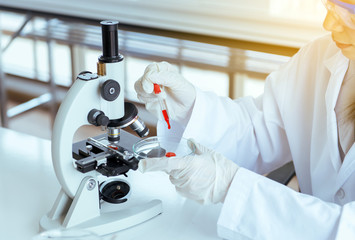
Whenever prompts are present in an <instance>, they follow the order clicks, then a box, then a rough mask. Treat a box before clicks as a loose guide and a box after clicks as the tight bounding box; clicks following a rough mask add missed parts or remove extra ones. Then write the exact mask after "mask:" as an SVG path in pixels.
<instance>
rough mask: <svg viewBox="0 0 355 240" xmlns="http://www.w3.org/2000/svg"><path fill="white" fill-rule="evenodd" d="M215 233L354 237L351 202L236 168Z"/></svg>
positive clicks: (354, 214) (227, 235)
mask: <svg viewBox="0 0 355 240" xmlns="http://www.w3.org/2000/svg"><path fill="white" fill-rule="evenodd" d="M218 233H219V236H220V237H222V238H224V239H253V240H258V239H262V240H266V239H272V240H275V239H288V240H293V239H297V240H298V239H302V240H306V239H310V240H313V239H317V240H322V239H337V240H345V239H349V240H350V239H355V202H350V203H347V204H345V205H344V206H340V205H337V204H335V203H329V202H324V201H322V200H320V199H318V198H316V197H313V196H310V195H306V194H302V193H299V192H296V191H294V190H292V189H290V188H288V187H286V186H284V185H282V184H279V183H277V182H274V181H272V180H270V179H268V178H266V177H263V176H261V175H258V174H255V173H253V172H251V171H249V170H247V169H243V168H240V169H239V170H238V172H237V173H236V175H235V176H234V179H233V181H232V184H231V186H230V188H229V191H228V194H227V196H226V199H225V201H224V205H223V208H222V211H221V214H220V217H219V220H218Z"/></svg>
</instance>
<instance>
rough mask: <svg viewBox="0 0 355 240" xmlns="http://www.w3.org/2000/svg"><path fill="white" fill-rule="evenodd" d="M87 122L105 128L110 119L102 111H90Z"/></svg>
mask: <svg viewBox="0 0 355 240" xmlns="http://www.w3.org/2000/svg"><path fill="white" fill-rule="evenodd" d="M88 122H89V123H91V124H92V125H95V126H107V125H108V124H109V122H110V119H109V118H108V117H107V116H106V115H105V113H104V112H103V111H100V110H97V109H92V110H91V111H90V112H89V114H88Z"/></svg>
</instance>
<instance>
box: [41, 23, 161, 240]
mask: <svg viewBox="0 0 355 240" xmlns="http://www.w3.org/2000/svg"><path fill="white" fill-rule="evenodd" d="M117 25H118V22H116V21H102V22H101V26H102V39H103V55H102V56H101V57H100V58H99V62H98V73H97V74H93V73H90V72H83V73H81V74H79V75H78V77H77V79H76V81H75V82H74V84H73V86H72V87H71V88H70V90H69V91H68V93H67V96H66V97H65V99H64V101H63V102H62V104H61V106H60V109H59V111H58V113H57V117H56V120H55V123H54V129H53V137H52V160H53V166H54V170H55V173H56V176H57V178H58V181H59V183H60V184H61V187H62V189H61V191H60V193H59V195H58V197H57V199H56V201H55V203H54V206H53V208H52V209H51V211H50V212H49V213H48V214H47V215H45V216H43V217H42V219H41V221H40V227H41V229H42V230H48V229H53V228H64V229H67V228H85V229H88V230H91V231H93V232H95V233H97V234H100V235H104V234H109V233H112V232H116V231H119V230H122V229H125V228H128V227H131V226H134V225H136V224H139V223H141V222H144V221H147V220H148V219H150V218H153V217H154V216H156V215H158V214H160V213H161V212H162V206H161V201H160V200H152V201H150V202H145V203H142V204H141V205H139V206H136V207H132V208H131V209H129V211H126V210H122V209H121V210H119V211H113V212H103V211H102V209H101V206H100V201H102V196H101V195H100V194H101V189H100V186H99V185H100V183H99V180H98V178H99V176H100V175H102V174H104V175H105V176H107V177H108V179H109V178H110V177H111V176H114V177H115V176H117V175H120V174H125V173H126V172H127V171H129V170H130V169H133V170H136V169H137V166H138V161H137V160H136V159H135V158H134V157H133V154H132V153H131V152H129V151H126V150H125V151H122V152H120V151H119V150H120V149H119V141H120V128H123V127H126V126H128V125H131V127H132V126H133V127H132V129H133V130H135V131H136V132H137V133H138V134H139V135H140V136H141V137H142V136H145V135H147V134H148V131H147V128H146V127H145V126H144V124H143V123H142V122H141V121H140V120H139V119H138V117H137V116H136V113H137V111H136V109H135V107H134V105H133V104H130V105H129V106H128V107H133V110H132V109H131V110H127V105H126V104H125V102H124V94H123V91H124V81H123V79H122V77H120V76H121V75H122V73H123V64H122V60H123V57H122V56H121V55H120V54H119V53H118V36H117ZM121 89H122V91H121ZM132 105H133V106H132ZM125 107H126V109H125ZM134 109H135V111H134ZM132 111H133V113H132ZM127 112H128V113H127ZM126 115H129V116H126ZM90 123H91V124H93V125H96V126H103V127H106V128H107V129H108V142H109V143H110V144H111V143H112V146H117V147H114V148H112V149H110V146H107V145H105V144H102V143H100V142H99V141H98V140H95V139H93V138H91V140H92V141H91V143H89V141H88V142H86V143H85V147H87V148H88V149H89V150H88V151H89V153H88V154H86V153H85V151H84V150H85V149H84V150H81V154H82V155H83V156H81V157H80V158H81V159H80V160H76V159H74V158H73V155H75V154H74V152H73V146H74V145H73V144H72V141H73V137H74V134H75V132H76V131H77V130H78V129H79V128H80V127H81V126H83V125H88V124H90ZM122 141H124V139H122ZM110 144H109V145H110ZM115 144H116V145H115ZM88 146H89V147H90V148H89V147H88ZM92 147H94V148H95V149H97V150H99V152H100V153H99V154H94V153H92V154H90V150H91V148H92ZM117 149H118V150H117ZM130 150H131V149H130ZM79 155H80V153H79ZM108 161H110V162H113V165H112V164H109V162H108ZM108 165H111V167H110V168H108ZM116 168H117V169H118V170H117V169H116ZM107 169H108V170H107ZM122 169H123V170H122ZM125 182H126V181H122V182H121V183H123V184H124V186H121V185H120V186H117V187H116V186H115V187H116V188H117V189H119V188H120V187H126V185H127V184H125ZM101 185H102V184H101ZM128 188H129V186H128ZM127 191H129V189H128V190H127ZM119 194H121V192H120V193H119ZM123 195H125V193H124V194H123ZM117 198H118V199H113V201H115V200H117V201H116V202H115V203H120V201H121V200H122V199H120V198H121V196H119V197H117ZM104 199H105V198H104ZM124 201H129V199H128V200H127V199H124ZM121 202H122V201H121Z"/></svg>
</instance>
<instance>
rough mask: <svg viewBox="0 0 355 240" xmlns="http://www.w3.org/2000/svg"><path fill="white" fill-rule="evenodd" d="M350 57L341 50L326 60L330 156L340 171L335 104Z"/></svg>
mask: <svg viewBox="0 0 355 240" xmlns="http://www.w3.org/2000/svg"><path fill="white" fill-rule="evenodd" d="M348 65H349V59H348V58H346V57H345V56H344V55H343V54H342V53H341V51H340V50H338V51H337V52H336V53H335V54H333V55H332V56H331V57H330V58H328V59H327V60H326V61H325V66H326V67H327V68H328V70H329V71H330V74H331V76H330V79H329V84H328V88H327V91H326V94H325V102H326V108H327V132H328V146H329V151H330V158H331V161H332V164H333V167H334V169H335V170H336V171H337V172H338V171H339V169H340V167H341V160H340V155H339V147H338V129H337V120H336V115H335V110H334V109H335V105H336V102H337V99H338V96H339V92H340V88H341V84H342V82H343V79H344V76H345V73H346V70H347V68H348Z"/></svg>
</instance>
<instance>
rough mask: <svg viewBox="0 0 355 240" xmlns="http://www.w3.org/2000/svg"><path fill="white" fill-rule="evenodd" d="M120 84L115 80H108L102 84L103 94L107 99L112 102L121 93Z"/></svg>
mask: <svg viewBox="0 0 355 240" xmlns="http://www.w3.org/2000/svg"><path fill="white" fill-rule="evenodd" d="M120 90H121V89H120V84H118V82H116V81H115V80H112V79H110V80H107V81H105V82H104V83H103V84H102V86H101V96H102V98H103V99H105V100H106V101H109V102H112V101H114V100H116V98H117V97H118V95H120Z"/></svg>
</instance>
